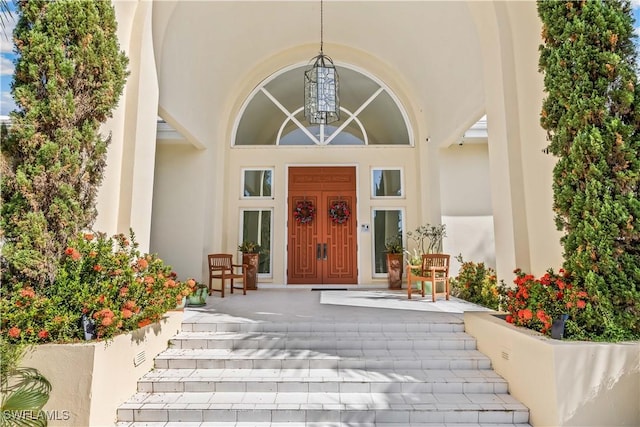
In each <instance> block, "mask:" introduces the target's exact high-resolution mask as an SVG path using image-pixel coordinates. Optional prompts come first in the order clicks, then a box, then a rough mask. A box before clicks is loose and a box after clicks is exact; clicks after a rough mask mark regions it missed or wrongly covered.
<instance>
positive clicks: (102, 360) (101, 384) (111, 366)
mask: <svg viewBox="0 0 640 427" xmlns="http://www.w3.org/2000/svg"><path fill="white" fill-rule="evenodd" d="M182 317H183V312H182V311H171V312H169V313H167V315H166V316H165V317H164V318H163V319H162V320H161V321H160V322H158V323H154V324H151V325H148V326H145V327H144V328H140V329H138V330H136V331H133V332H131V333H128V334H123V335H119V336H117V337H115V338H114V339H113V340H111V341H108V342H90V343H79V344H43V345H39V346H36V347H34V348H33V349H32V350H30V351H28V352H27V353H26V355H25V358H24V360H23V362H22V364H23V366H28V367H33V368H36V369H38V370H39V371H40V372H41V373H42V374H43V375H44V376H45V377H46V378H47V379H48V380H49V382H51V385H52V387H53V389H52V391H51V395H50V398H49V401H48V402H47V405H46V406H45V407H44V410H45V411H47V413H48V415H49V417H50V418H51V420H50V421H49V425H50V426H108V425H114V424H115V422H116V409H117V407H118V406H119V405H120V404H122V403H123V402H124V401H125V400H127V399H128V398H129V397H131V396H132V395H133V394H134V393H135V392H136V388H137V381H138V379H139V378H140V377H142V376H143V375H144V374H145V373H146V372H148V371H150V370H151V369H152V367H153V359H154V358H155V356H156V355H158V354H159V353H160V352H162V351H163V350H165V349H166V348H167V342H168V341H169V339H170V338H171V337H173V336H174V335H176V333H178V332H179V331H180V325H181V323H182ZM142 352H144V361H142V360H141V353H142ZM136 365H137V366H136Z"/></svg>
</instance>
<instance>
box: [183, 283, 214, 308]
mask: <svg viewBox="0 0 640 427" xmlns="http://www.w3.org/2000/svg"><path fill="white" fill-rule="evenodd" d="M190 281H193V282H194V284H193V293H192V294H191V295H189V296H188V297H187V307H202V306H203V305H205V304H206V303H207V296H209V289H208V288H207V285H204V284H202V283H198V282H196V281H195V280H193V279H189V280H187V282H190Z"/></svg>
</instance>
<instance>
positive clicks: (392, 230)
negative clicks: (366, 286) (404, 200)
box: [372, 208, 404, 276]
mask: <svg viewBox="0 0 640 427" xmlns="http://www.w3.org/2000/svg"><path fill="white" fill-rule="evenodd" d="M403 216H404V215H403V210H402V209H378V208H376V209H373V213H372V218H373V259H374V272H373V273H374V276H376V275H382V274H385V273H386V272H387V254H386V252H385V243H386V242H387V241H388V240H391V239H393V238H395V237H397V236H398V235H402V232H403V229H404V225H403V222H402V218H403Z"/></svg>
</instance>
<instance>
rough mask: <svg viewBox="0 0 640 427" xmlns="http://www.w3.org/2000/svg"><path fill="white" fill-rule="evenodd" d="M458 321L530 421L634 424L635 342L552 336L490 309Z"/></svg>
mask: <svg viewBox="0 0 640 427" xmlns="http://www.w3.org/2000/svg"><path fill="white" fill-rule="evenodd" d="M464 322H465V329H466V332H467V333H468V334H470V335H471V336H473V337H474V338H476V340H477V345H478V350H479V351H481V352H482V353H484V354H485V355H487V356H488V357H489V358H490V359H491V363H492V366H493V369H494V370H495V371H496V372H497V373H498V374H499V375H501V376H502V377H503V378H504V379H505V380H507V382H508V383H509V393H510V394H511V395H513V397H515V398H516V399H518V400H520V401H521V402H522V403H523V404H524V405H526V406H527V407H528V408H529V411H530V423H531V424H532V425H533V426H594V427H595V426H604V425H617V426H637V425H640V405H638V396H640V342H636V341H634V342H621V343H601V342H600V343H595V342H584V341H560V340H553V339H549V338H547V337H546V336H544V335H542V334H540V333H537V332H534V331H531V330H529V329H526V328H522V327H516V326H514V325H512V324H509V323H507V322H505V321H504V320H503V319H501V318H499V317H497V316H495V315H492V314H490V313H481V312H466V313H465V314H464Z"/></svg>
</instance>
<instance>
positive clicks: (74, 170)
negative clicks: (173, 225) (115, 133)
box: [0, 0, 127, 290]
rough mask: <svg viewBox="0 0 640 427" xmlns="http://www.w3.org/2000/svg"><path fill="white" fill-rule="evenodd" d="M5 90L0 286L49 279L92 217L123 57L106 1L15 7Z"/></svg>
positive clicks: (37, 283) (22, 3) (122, 74)
mask: <svg viewBox="0 0 640 427" xmlns="http://www.w3.org/2000/svg"><path fill="white" fill-rule="evenodd" d="M17 15H18V16H19V20H18V23H17V26H16V29H15V32H14V41H15V51H16V53H17V54H18V60H17V62H16V68H15V75H14V80H13V83H12V94H13V97H14V99H15V101H16V105H17V106H18V109H17V110H16V111H13V112H12V113H11V122H12V125H11V128H10V129H9V133H8V135H7V137H5V138H2V147H1V148H2V162H1V164H0V166H1V172H2V191H1V192H2V223H1V224H0V225H1V227H2V229H3V231H4V239H5V241H4V245H3V249H2V273H3V274H2V279H3V287H5V290H6V289H10V288H11V286H15V285H17V284H19V283H21V282H26V281H28V282H30V283H31V284H32V285H33V286H34V287H35V288H37V289H39V288H42V287H45V286H47V285H50V284H51V283H53V281H54V280H55V276H56V266H57V260H58V259H59V258H60V256H61V255H62V252H63V251H64V248H65V247H66V244H67V242H68V241H69V239H71V238H73V236H75V235H76V234H77V233H78V232H79V231H81V230H83V229H88V228H90V226H91V225H92V223H93V221H94V220H95V216H96V210H95V199H96V194H97V188H98V186H99V184H100V182H101V180H102V175H103V169H104V166H105V159H106V150H107V145H108V143H109V138H106V139H104V138H102V137H101V136H100V134H99V127H100V125H101V123H103V122H104V121H105V120H106V119H107V118H108V117H110V116H111V111H112V109H113V108H114V107H115V106H116V104H117V102H118V99H119V97H120V95H121V93H122V91H123V88H124V84H125V79H126V74H127V72H126V65H127V59H126V57H125V55H124V53H123V52H121V51H120V48H119V45H118V41H117V37H116V21H115V14H114V11H113V7H112V5H111V3H110V2H106V1H96V2H94V1H44V0H33V1H19V2H18V10H17Z"/></svg>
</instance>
